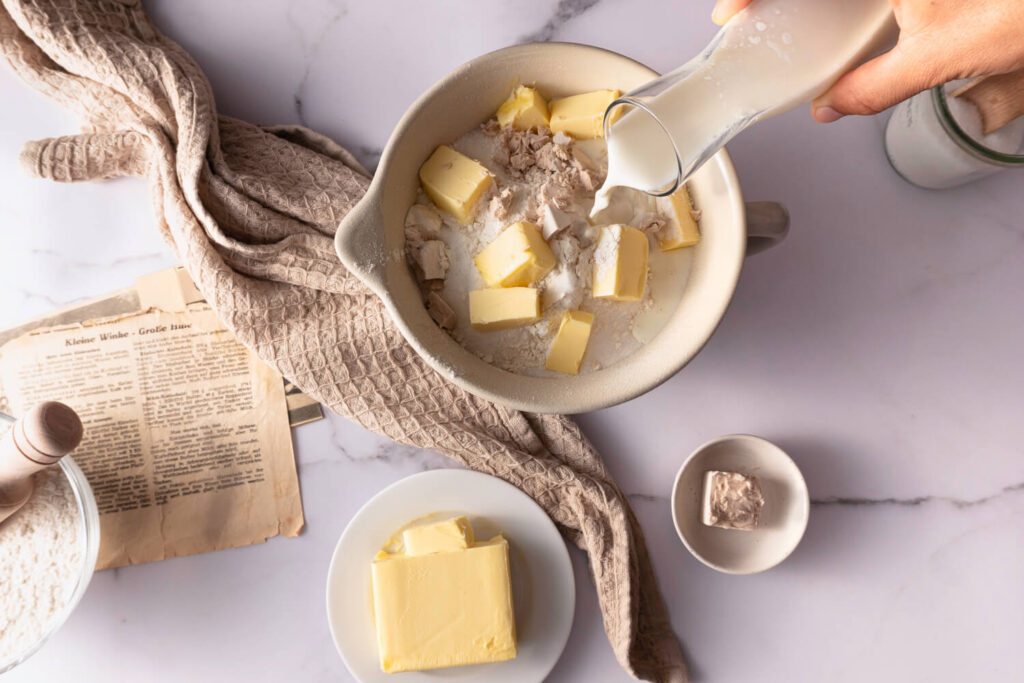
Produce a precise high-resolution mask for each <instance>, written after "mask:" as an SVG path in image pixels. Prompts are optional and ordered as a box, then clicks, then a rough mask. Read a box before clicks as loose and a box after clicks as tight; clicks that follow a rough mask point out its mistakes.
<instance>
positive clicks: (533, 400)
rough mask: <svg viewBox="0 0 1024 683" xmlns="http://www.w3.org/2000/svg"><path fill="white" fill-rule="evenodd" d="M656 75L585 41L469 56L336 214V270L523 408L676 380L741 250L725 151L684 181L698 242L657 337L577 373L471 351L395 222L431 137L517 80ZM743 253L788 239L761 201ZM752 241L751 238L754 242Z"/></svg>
mask: <svg viewBox="0 0 1024 683" xmlns="http://www.w3.org/2000/svg"><path fill="white" fill-rule="evenodd" d="M656 76H657V73H655V72H654V71H652V70H651V69H649V68H647V67H646V66H644V65H642V64H640V63H638V62H635V61H633V60H632V59H629V58H627V57H623V56H622V55H619V54H616V53H614V52H609V51H607V50H602V49H599V48H596V47H589V46H585V45H573V44H566V43H538V44H530V45H520V46H516V47H510V48H506V49H503V50H498V51H497V52H492V53H490V54H486V55H483V56H482V57H478V58H477V59H474V60H473V61H471V62H469V63H467V64H464V65H463V66H461V67H459V68H458V69H456V70H455V71H453V72H452V73H451V74H449V75H448V76H446V77H445V78H443V79H442V80H441V81H440V82H438V83H437V84H436V85H434V87H432V88H431V89H430V90H428V91H427V92H426V93H425V94H424V95H423V96H421V97H420V98H419V99H418V100H417V101H416V102H415V103H414V104H413V105H412V107H410V109H409V111H408V112H406V114H405V116H404V117H402V120H401V121H400V122H399V123H398V126H397V128H395V131H394V133H392V135H391V139H390V141H389V142H388V145H387V147H386V148H385V150H384V154H383V156H382V157H381V161H380V166H379V167H378V169H377V173H376V175H375V176H374V178H373V182H372V183H371V184H370V188H369V191H368V192H367V194H366V197H364V198H363V200H362V201H360V202H359V204H358V205H356V207H355V208H353V209H352V211H351V212H350V213H349V214H348V215H347V216H346V217H345V218H344V220H342V222H341V225H340V226H339V228H338V234H337V238H336V241H335V244H336V247H337V251H338V256H339V257H340V258H341V260H342V262H343V263H344V264H345V267H346V268H348V269H349V270H350V271H351V272H353V273H355V274H356V276H358V277H359V278H360V279H361V280H362V281H363V282H365V283H366V284H367V285H368V286H369V287H370V288H371V289H372V290H373V291H374V292H376V294H377V295H378V296H380V297H381V299H382V300H383V301H384V304H385V305H386V306H387V309H388V311H389V313H390V314H391V317H392V318H393V319H394V321H395V324H396V325H397V326H398V328H399V329H400V330H401V331H402V334H403V335H405V338H406V339H408V340H409V343H410V344H412V346H413V348H415V349H416V351H417V352H418V353H419V354H420V355H421V356H422V357H423V358H424V359H425V360H426V361H427V362H428V363H429V364H430V365H431V366H433V367H434V369H436V370H437V371H439V372H441V373H442V374H444V375H445V376H446V377H448V378H449V379H450V380H451V381H452V382H454V383H456V384H458V385H459V386H461V387H462V388H464V389H466V390H467V391H470V392H472V393H474V394H476V395H478V396H482V397H484V398H486V399H489V400H491V401H494V402H497V403H502V404H505V405H507V406H511V407H513V408H518V409H520V410H526V411H531V412H545V413H578V412H584V411H588V410H596V409H598V408H604V407H607V406H611V405H615V404H617V403H621V402H623V401H627V400H629V399H631V398H634V397H636V396H639V395H640V394H642V393H644V392H646V391H649V390H651V389H653V388H654V387H656V386H657V385H659V384H660V383H662V382H664V381H665V380H667V379H668V378H669V377H671V376H672V375H674V374H675V373H676V372H677V371H679V369H680V368H682V367H683V366H684V365H686V363H687V362H689V361H690V359H691V358H693V357H694V356H695V355H696V354H697V352H698V351H700V349H701V348H702V347H703V346H704V344H705V343H707V341H708V339H709V338H710V337H711V334H712V333H713V332H714V331H715V328H716V327H717V326H718V323H719V321H720V320H721V319H722V316H723V315H724V314H725V310H726V307H727V306H728V305H729V300H730V299H731V298H732V294H733V290H734V289H735V287H736V282H737V280H738V279H739V275H740V269H741V267H742V264H743V258H744V255H745V254H746V253H747V241H748V235H747V232H748V223H747V211H746V210H745V207H744V204H743V196H742V194H741V192H740V186H739V181H738V180H737V179H736V173H735V171H734V169H733V166H732V162H731V161H730V159H729V155H728V154H727V153H726V152H725V150H722V151H721V152H719V153H718V154H716V155H715V156H714V157H713V158H712V159H711V160H710V161H708V163H706V164H705V165H704V166H703V168H701V169H700V170H699V171H698V172H697V173H696V174H695V175H694V176H693V177H692V178H691V179H690V181H689V187H690V189H691V192H692V193H693V195H694V202H695V204H696V205H697V206H698V207H699V208H700V209H701V210H702V212H703V218H702V222H701V228H702V233H703V239H702V240H701V242H700V244H698V245H697V246H696V247H694V248H693V249H694V255H693V265H692V269H691V272H690V276H689V280H688V282H687V286H686V290H685V292H684V293H683V296H682V299H681V300H680V302H679V306H678V309H677V310H676V312H675V314H674V315H673V316H672V317H671V319H670V320H669V321H668V322H667V323H666V325H665V327H664V328H663V329H662V330H661V332H660V333H659V334H658V335H657V336H656V337H655V338H654V339H653V340H652V341H651V342H649V343H648V344H646V345H645V346H643V347H642V348H640V349H639V350H637V351H636V352H635V353H634V354H632V355H631V356H629V357H628V358H626V359H624V360H622V361H620V362H618V363H615V364H614V365H611V366H609V367H607V368H604V369H602V370H599V371H597V372H592V373H589V374H586V375H580V376H575V377H573V376H567V377H564V378H539V377H525V376H522V375H516V374H513V373H510V372H507V371H505V370H501V369H499V368H496V367H494V366H492V365H490V364H488V363H485V362H484V361H482V360H480V359H479V358H477V357H476V356H475V355H473V354H472V353H470V352H469V351H467V350H465V349H464V348H462V346H460V345H459V344H458V343H457V342H456V341H454V340H453V339H452V338H451V337H450V336H448V334H447V333H446V332H444V331H443V330H441V329H440V328H439V327H438V326H437V325H435V324H434V322H433V320H431V318H430V316H429V315H428V314H427V311H426V309H425V307H424V306H423V303H422V300H421V298H420V293H419V290H418V288H417V285H416V282H415V280H414V279H413V276H412V274H411V273H410V271H409V268H408V267H407V266H406V263H405V259H404V258H403V256H402V254H403V245H404V241H405V236H404V222H405V214H406V211H407V210H408V208H409V206H411V205H412V204H413V202H414V201H415V199H416V192H417V189H418V183H419V181H418V178H417V172H418V170H419V167H420V165H421V164H422V163H423V162H424V161H425V160H426V158H427V157H428V156H429V155H430V153H431V152H433V150H434V148H435V147H437V146H438V145H439V144H444V143H450V142H452V141H454V140H456V139H458V138H459V137H461V136H462V135H463V134H464V133H465V132H467V131H469V130H470V129H472V128H473V127H475V126H477V125H479V124H480V123H482V122H484V121H486V120H487V119H488V118H490V117H491V116H493V115H494V112H495V111H496V110H497V108H498V106H499V105H500V104H501V103H502V102H503V101H504V99H505V98H506V97H507V96H508V94H509V92H511V90H512V88H513V87H514V86H515V85H516V84H518V83H527V84H530V85H534V86H536V87H537V88H538V89H539V90H540V91H541V92H543V93H545V94H547V95H549V96H553V95H554V96H557V95H563V94H565V95H568V94H573V93H579V92H585V91H588V90H596V89H600V88H617V89H619V90H622V91H623V92H628V91H630V90H632V89H634V88H636V87H637V86H639V85H641V84H643V83H645V82H647V81H649V80H651V79H652V78H654V77H656ZM758 208H759V212H763V214H764V216H765V218H766V220H764V221H761V222H759V223H758V227H757V228H756V229H751V240H752V242H751V244H752V247H753V249H752V251H754V250H760V249H762V248H764V247H766V246H770V245H771V244H773V243H774V242H776V241H778V240H780V239H782V237H783V236H784V235H785V232H786V227H787V225H788V219H787V217H786V214H785V211H784V210H783V209H782V208H781V207H778V206H777V205H767V206H765V205H762V206H760V207H758ZM755 240H756V242H755Z"/></svg>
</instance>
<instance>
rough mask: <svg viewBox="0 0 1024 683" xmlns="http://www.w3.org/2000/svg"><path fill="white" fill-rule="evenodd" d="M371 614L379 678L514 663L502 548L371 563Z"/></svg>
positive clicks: (495, 542)
mask: <svg viewBox="0 0 1024 683" xmlns="http://www.w3.org/2000/svg"><path fill="white" fill-rule="evenodd" d="M372 576H373V610H374V619H375V621H376V624H377V646H378V651H379V655H380V667H381V669H383V670H384V671H385V672H386V673H398V672H400V671H422V670H426V669H437V668H441V667H446V666H466V665H470V664H484V663H489V662H503V661H507V660H509V659H513V658H514V657H515V656H516V630H515V614H514V611H513V606H512V589H511V581H510V572H509V561H508V541H506V540H505V539H504V538H502V537H501V536H496V537H494V538H492V539H491V540H490V541H486V542H484V543H477V544H475V545H473V546H472V547H469V548H465V549H462V550H453V551H450V552H437V553H433V554H430V555H415V556H409V555H387V554H385V555H383V556H380V557H378V559H376V560H374V562H373V565H372Z"/></svg>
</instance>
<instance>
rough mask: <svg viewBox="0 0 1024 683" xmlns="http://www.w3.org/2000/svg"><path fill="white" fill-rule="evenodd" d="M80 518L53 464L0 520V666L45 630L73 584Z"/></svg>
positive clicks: (80, 555)
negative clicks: (20, 505) (19, 505)
mask: <svg viewBox="0 0 1024 683" xmlns="http://www.w3.org/2000/svg"><path fill="white" fill-rule="evenodd" d="M83 541H84V539H83V537H82V517H81V513H80V512H79V509H78V504H77V502H76V501H75V494H74V492H73V491H72V490H71V485H70V483H69V482H68V480H67V477H65V476H64V472H63V471H61V469H60V468H59V467H57V466H53V467H49V468H47V469H45V470H43V471H42V472H39V473H37V474H36V480H35V491H34V492H33V493H32V497H31V498H29V500H28V502H27V503H25V506H24V507H23V508H21V509H20V510H18V512H16V513H15V514H14V515H13V516H11V517H10V518H8V519H7V520H6V521H5V522H4V523H3V524H0V666H2V665H3V664H4V663H6V662H9V661H11V660H13V659H15V658H16V657H18V656H19V655H21V654H23V653H24V652H25V651H26V650H28V649H29V648H31V647H32V646H33V645H35V644H36V643H37V642H39V640H40V639H41V638H42V637H44V636H45V635H46V634H47V633H49V631H50V629H51V628H52V626H53V623H54V621H55V620H56V619H58V618H60V616H61V613H62V612H63V611H64V607H65V605H67V603H68V600H70V598H71V594H72V592H73V591H74V589H75V586H76V585H77V583H78V578H79V575H80V574H81V571H82V561H83V560H82V558H83Z"/></svg>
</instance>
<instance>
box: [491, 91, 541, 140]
mask: <svg viewBox="0 0 1024 683" xmlns="http://www.w3.org/2000/svg"><path fill="white" fill-rule="evenodd" d="M497 117H498V123H500V124H501V125H502V126H512V127H513V128H518V129H519V130H530V129H531V128H539V127H541V126H544V127H547V125H548V103H547V101H545V99H544V98H543V97H541V96H540V93H539V92H537V91H536V90H534V89H533V88H528V87H526V86H525V85H520V86H518V87H516V89H515V90H513V91H512V94H511V95H509V97H508V99H507V100H505V102H504V103H503V104H502V105H501V107H499V108H498V113H497Z"/></svg>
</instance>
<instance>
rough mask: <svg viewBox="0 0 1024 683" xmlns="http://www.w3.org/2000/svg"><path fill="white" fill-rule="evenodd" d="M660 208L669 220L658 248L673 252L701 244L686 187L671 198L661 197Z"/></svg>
mask: <svg viewBox="0 0 1024 683" xmlns="http://www.w3.org/2000/svg"><path fill="white" fill-rule="evenodd" d="M658 205H659V206H658V208H659V209H662V214H663V215H664V216H665V218H666V219H667V220H668V223H666V225H665V227H664V228H662V229H661V230H660V231H659V232H658V235H657V236H656V237H657V240H658V248H659V249H661V250H662V251H672V250H673V249H682V248H683V247H692V246H693V245H695V244H697V242H700V228H698V227H697V221H696V220H694V218H693V203H692V202H691V201H690V195H689V193H687V191H686V186H685V185H684V186H683V187H680V188H679V189H678V190H676V191H675V192H673V193H672V194H671V195H670V196H669V197H659V199H658Z"/></svg>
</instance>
